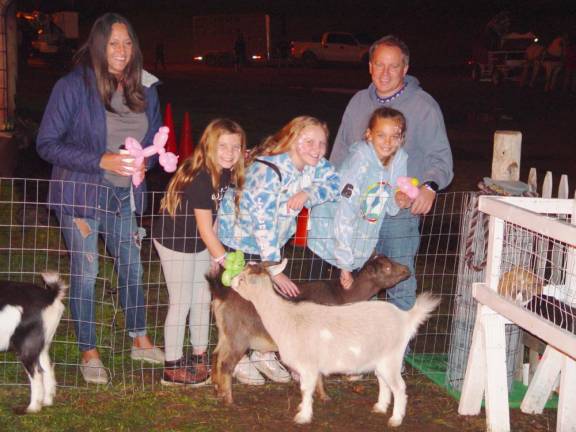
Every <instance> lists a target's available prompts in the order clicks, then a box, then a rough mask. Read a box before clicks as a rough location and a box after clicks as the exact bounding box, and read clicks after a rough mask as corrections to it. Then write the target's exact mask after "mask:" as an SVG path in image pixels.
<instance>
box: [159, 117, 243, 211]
mask: <svg viewBox="0 0 576 432" xmlns="http://www.w3.org/2000/svg"><path fill="white" fill-rule="evenodd" d="M224 134H235V135H240V145H241V149H240V151H241V153H240V159H238V162H236V165H235V166H234V167H233V168H232V178H231V181H232V183H233V184H234V185H235V186H236V189H237V191H240V190H241V189H242V186H244V157H243V156H244V152H245V150H246V133H245V132H244V129H242V127H241V126H240V125H239V124H238V123H236V122H234V121H232V120H229V119H215V120H212V121H211V122H210V123H209V124H208V126H206V129H204V133H202V137H201V138H200V142H199V143H198V145H197V146H196V148H195V149H194V153H192V155H191V156H190V157H189V158H187V159H186V160H184V162H182V165H180V167H179V168H178V170H177V171H176V173H175V174H174V175H173V176H172V179H170V183H169V184H168V189H167V190H166V195H164V198H162V202H161V203H160V209H161V210H166V211H167V212H168V213H169V214H170V215H171V216H174V215H175V214H176V210H177V209H178V206H179V205H180V202H181V197H180V195H181V193H180V192H182V190H184V188H185V187H186V186H187V185H188V184H190V182H192V180H194V178H195V177H196V176H197V175H198V173H199V172H200V171H201V170H206V171H208V173H209V174H210V177H211V180H212V188H214V189H216V188H217V187H218V186H219V185H220V171H221V169H220V166H219V165H218V159H217V158H218V156H217V154H218V153H217V152H218V140H219V139H220V136H222V135H224ZM239 199H240V194H239V193H238V192H237V193H236V198H235V201H236V208H238V205H239V203H238V201H239Z"/></svg>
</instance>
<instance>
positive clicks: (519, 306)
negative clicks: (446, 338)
mask: <svg viewBox="0 0 576 432" xmlns="http://www.w3.org/2000/svg"><path fill="white" fill-rule="evenodd" d="M566 181H567V179H566ZM561 183H562V182H561ZM565 188H566V190H567V185H566V186H565ZM479 210H480V211H481V212H484V213H486V214H488V215H490V227H489V238H488V261H487V266H486V272H485V283H477V284H474V291H473V295H474V297H475V299H476V300H477V301H478V313H477V316H476V323H475V327H474V336H473V339H472V347H471V350H470V355H469V357H468V367H467V370H466V376H465V379H464V385H463V390H462V397H461V400H460V406H459V412H460V414H463V415H476V414H478V413H479V412H480V406H481V402H482V398H483V397H484V398H485V403H486V419H487V423H488V429H489V430H491V431H509V430H510V420H509V412H508V392H507V387H506V361H505V338H504V326H505V324H506V323H508V322H513V323H515V324H517V325H519V326H521V327H522V328H524V329H525V330H527V331H529V332H530V333H532V334H535V335H536V336H538V337H540V338H542V339H543V340H544V341H545V342H546V343H547V344H548V347H547V348H546V352H545V354H544V357H543V359H542V361H541V362H540V364H539V365H538V369H537V371H536V374H535V376H534V379H533V381H532V382H531V383H530V386H529V389H528V392H527V394H526V396H525V398H524V400H523V403H522V406H521V409H522V410H523V411H524V412H527V413H541V412H542V410H543V408H544V404H545V403H546V401H547V399H548V397H549V396H550V393H551V391H552V389H553V384H554V381H555V380H556V379H557V378H558V375H560V395H559V405H558V416H557V430H558V431H565V430H576V412H574V410H573V407H574V406H575V405H576V392H574V391H573V389H574V388H575V387H576V362H575V359H576V334H575V332H576V329H575V328H574V321H575V320H576V308H575V306H576V200H571V199H550V198H513V197H487V196H485V197H481V198H480V202H479ZM517 238H523V239H529V240H530V241H529V242H528V243H527V242H526V241H522V242H516V240H515V239H517ZM527 244H528V245H530V246H529V247H526V245H527ZM520 245H521V247H518V246H520ZM515 246H516V247H518V250H517V253H516V254H510V253H507V254H506V260H504V255H503V250H507V251H509V250H510V249H513V248H514V247H515ZM526 275H531V276H530V277H534V279H531V280H532V281H536V282H535V283H528V282H527V281H526V277H525V276H526ZM506 281H511V282H510V283H507V282H506ZM519 291H523V293H522V295H521V296H519ZM532 303H535V304H539V305H541V306H540V307H539V308H534V309H533V310H529V309H530V305H532ZM543 311H547V312H546V313H544V312H543Z"/></svg>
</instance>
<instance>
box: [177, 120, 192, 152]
mask: <svg viewBox="0 0 576 432" xmlns="http://www.w3.org/2000/svg"><path fill="white" fill-rule="evenodd" d="M179 150H180V159H178V162H179V163H182V162H184V160H185V159H186V158H188V157H189V156H191V155H192V151H193V150H194V144H193V143H192V127H191V126H190V114H189V113H188V111H186V112H185V113H184V122H183V123H182V132H181V135H180V147H179Z"/></svg>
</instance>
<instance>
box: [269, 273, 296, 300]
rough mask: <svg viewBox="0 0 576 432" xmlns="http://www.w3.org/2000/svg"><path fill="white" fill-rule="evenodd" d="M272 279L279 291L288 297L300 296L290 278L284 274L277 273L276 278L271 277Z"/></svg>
mask: <svg viewBox="0 0 576 432" xmlns="http://www.w3.org/2000/svg"><path fill="white" fill-rule="evenodd" d="M272 279H273V280H274V283H275V284H276V285H277V286H278V288H279V289H280V291H282V292H283V293H284V294H286V295H287V296H288V297H296V296H297V295H298V294H300V290H299V289H298V287H297V286H296V284H295V283H294V282H292V281H291V280H290V278H289V277H288V276H286V275H285V274H284V273H279V274H277V275H276V276H273V277H272Z"/></svg>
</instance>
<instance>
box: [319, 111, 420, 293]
mask: <svg viewBox="0 0 576 432" xmlns="http://www.w3.org/2000/svg"><path fill="white" fill-rule="evenodd" d="M405 133H406V120H405V118H404V116H403V115H402V113H401V112H400V111H397V110H395V109H392V108H379V109H377V110H375V111H374V113H373V114H372V116H371V117H370V121H369V123H368V128H367V130H366V140H363V141H359V142H357V143H355V144H354V145H353V146H352V147H351V148H350V153H349V155H348V157H347V158H346V159H345V160H344V161H343V163H342V165H341V166H340V169H339V170H338V171H339V174H340V178H341V181H340V200H339V201H338V202H331V203H325V204H323V205H321V206H317V207H315V208H314V209H313V210H312V214H311V218H310V224H311V229H310V232H309V234H308V247H309V248H310V250H311V251H312V252H314V253H315V254H316V255H317V256H319V257H320V258H322V259H323V260H324V261H326V262H328V263H329V264H331V265H333V266H336V267H338V268H339V269H340V270H341V272H340V282H341V283H342V285H343V286H344V288H349V287H350V285H351V284H352V273H351V272H352V271H353V270H355V269H358V268H360V267H362V266H363V265H364V263H365V262H366V261H367V260H368V258H369V257H370V255H371V254H372V251H373V250H374V247H375V246H376V243H377V242H378V233H379V232H380V226H381V225H382V223H386V222H385V216H386V215H391V216H393V215H396V214H397V213H398V211H399V210H400V208H406V207H409V206H410V204H411V202H410V199H409V198H408V196H407V195H406V194H405V193H404V192H401V191H397V180H398V177H400V176H406V165H407V164H406V162H407V160H408V156H407V154H406V152H405V151H404V150H403V149H402V148H401V147H402V145H403V143H404V137H405Z"/></svg>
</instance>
